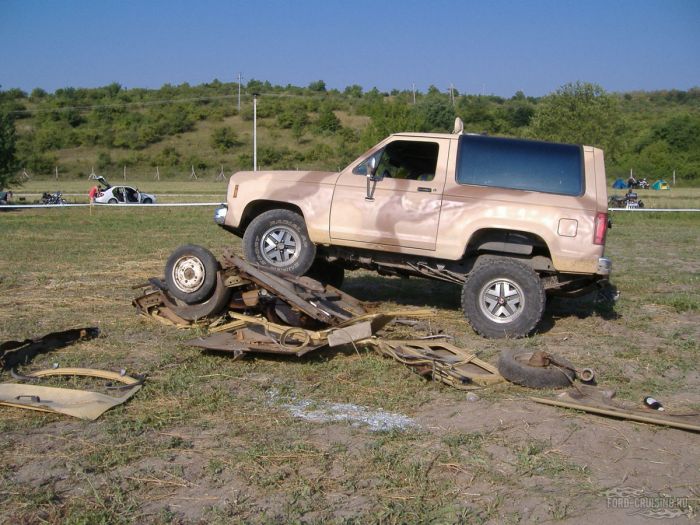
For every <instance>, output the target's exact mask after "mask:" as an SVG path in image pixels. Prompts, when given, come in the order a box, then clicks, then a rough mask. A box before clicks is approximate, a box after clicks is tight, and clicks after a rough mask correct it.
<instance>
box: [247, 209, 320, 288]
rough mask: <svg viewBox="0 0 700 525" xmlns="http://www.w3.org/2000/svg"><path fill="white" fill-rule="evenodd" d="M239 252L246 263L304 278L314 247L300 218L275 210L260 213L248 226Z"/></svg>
mask: <svg viewBox="0 0 700 525" xmlns="http://www.w3.org/2000/svg"><path fill="white" fill-rule="evenodd" d="M243 252H244V254H245V258H246V259H247V260H248V262H252V263H257V264H259V265H260V266H264V267H268V268H273V269H275V270H280V271H284V272H289V273H292V274H294V275H304V274H305V273H306V272H307V271H308V270H309V268H311V265H312V264H313V262H314V258H315V257H316V246H315V245H314V244H313V243H312V242H311V240H310V239H309V234H308V233H307V231H306V224H305V223H304V218H303V217H302V216H301V215H299V214H298V213H295V212H293V211H290V210H279V209H278V210H269V211H266V212H264V213H261V214H260V215H258V216H257V217H256V218H255V219H253V221H252V222H251V223H250V224H249V225H248V228H247V229H246V231H245V233H244V234H243Z"/></svg>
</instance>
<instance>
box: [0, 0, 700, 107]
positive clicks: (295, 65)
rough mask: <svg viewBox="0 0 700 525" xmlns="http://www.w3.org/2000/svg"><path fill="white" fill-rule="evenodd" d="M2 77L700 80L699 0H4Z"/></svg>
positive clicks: (654, 83) (552, 85)
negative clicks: (239, 74) (238, 76)
mask: <svg viewBox="0 0 700 525" xmlns="http://www.w3.org/2000/svg"><path fill="white" fill-rule="evenodd" d="M0 46H1V47H0V49H2V50H3V51H2V55H1V56H0V85H1V86H2V89H9V88H13V87H18V88H21V89H23V90H25V91H31V90H32V89H33V88H35V87H41V88H43V89H46V90H47V91H54V90H55V89H57V88H61V87H68V86H73V87H95V86H103V85H106V84H109V83H111V82H119V83H120V84H122V85H123V86H125V87H127V88H133V87H147V88H154V87H160V86H161V85H163V84H165V83H171V84H179V83H182V82H189V83H190V84H192V85H195V84H200V83H202V82H209V81H211V80H213V79H214V78H218V79H219V80H222V81H234V80H235V79H236V76H237V74H238V72H241V73H242V74H243V79H244V83H245V82H246V81H248V80H250V79H252V78H255V79H258V80H269V81H270V82H272V83H273V84H281V85H286V84H294V85H298V86H306V85H308V84H309V83H310V82H312V81H314V80H319V79H321V80H324V81H325V82H326V84H327V86H328V87H329V88H339V89H343V88H344V87H346V86H348V85H351V84H360V85H361V86H363V87H364V88H365V89H370V88H372V87H374V86H376V87H378V88H379V89H381V90H391V89H394V88H396V89H410V88H411V85H412V84H413V83H415V85H416V88H417V89H419V90H421V91H425V90H426V89H427V88H428V86H430V85H435V86H437V87H439V88H440V89H442V90H446V89H447V88H448V87H449V85H450V84H454V86H455V87H456V88H457V89H458V90H459V91H460V92H462V93H482V92H483V93H487V94H496V95H501V96H512V95H513V94H514V93H515V92H516V91H518V90H522V91H524V92H525V94H527V95H531V96H541V95H545V94H547V93H550V92H552V91H554V90H556V89H557V88H558V87H560V86H561V85H563V84H565V83H567V82H574V81H576V80H582V81H587V82H595V83H598V84H600V85H601V86H603V87H604V88H605V89H606V90H608V91H632V90H655V89H671V88H675V89H689V88H691V87H695V86H700V0H658V1H657V0H634V1H631V0H617V1H616V0H608V1H599V0H589V1H586V0H578V1H573V0H522V1H515V0H513V1H505V0H493V1H489V0H480V1H473V0H459V1H451V0H424V1H421V2H418V1H414V0H403V1H398V0H397V1H382V0H373V1H366V0H345V1H337V0H296V1H292V0H290V1H283V0H269V1H266V0H258V1H240V0H239V1H236V0H229V1H223V0H211V1H207V0H200V1H189V2H186V1H180V0H168V1H165V0H152V1H148V0H141V1H133V0H122V1H117V0H91V1H90V0H84V1H83V0H80V1H79V0H63V1H58V0H55V1H48V0H46V1H39V0H0Z"/></svg>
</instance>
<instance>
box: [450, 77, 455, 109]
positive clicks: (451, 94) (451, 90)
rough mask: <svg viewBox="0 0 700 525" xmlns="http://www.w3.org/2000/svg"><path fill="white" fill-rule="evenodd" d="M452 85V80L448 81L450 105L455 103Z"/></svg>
mask: <svg viewBox="0 0 700 525" xmlns="http://www.w3.org/2000/svg"><path fill="white" fill-rule="evenodd" d="M453 90H454V85H453V84H452V82H450V102H452V105H453V106H454V105H455V94H454V91H453Z"/></svg>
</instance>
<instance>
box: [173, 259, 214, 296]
mask: <svg viewBox="0 0 700 525" xmlns="http://www.w3.org/2000/svg"><path fill="white" fill-rule="evenodd" d="M172 277H173V283H174V284H175V286H177V288H178V289H179V290H180V291H182V292H184V293H194V292H196V291H197V290H199V289H200V288H201V287H202V286H203V285H204V281H205V279H206V277H207V271H206V269H205V268H204V264H202V261H200V260H199V258H198V257H194V256H192V255H185V256H183V257H180V258H179V259H178V260H177V261H175V264H174V265H173V271H172Z"/></svg>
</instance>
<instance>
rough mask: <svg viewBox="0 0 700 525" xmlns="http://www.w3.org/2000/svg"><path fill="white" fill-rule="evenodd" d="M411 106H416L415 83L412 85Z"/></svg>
mask: <svg viewBox="0 0 700 525" xmlns="http://www.w3.org/2000/svg"><path fill="white" fill-rule="evenodd" d="M413 105H414V106H415V105H416V83H415V82H414V83H413Z"/></svg>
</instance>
